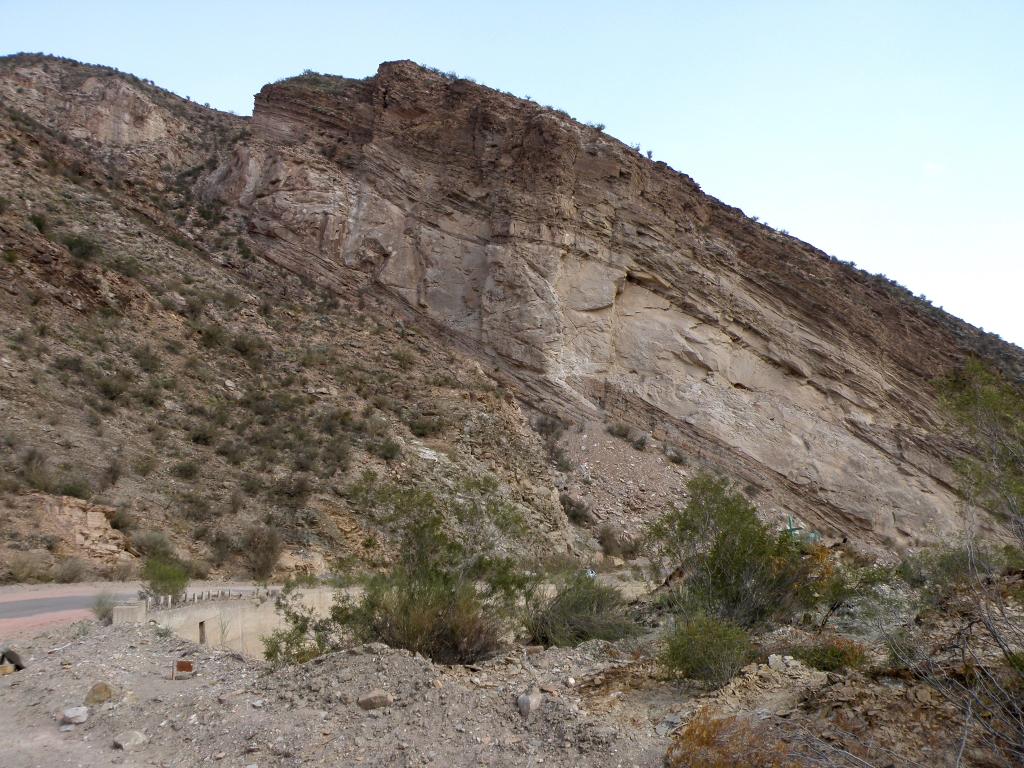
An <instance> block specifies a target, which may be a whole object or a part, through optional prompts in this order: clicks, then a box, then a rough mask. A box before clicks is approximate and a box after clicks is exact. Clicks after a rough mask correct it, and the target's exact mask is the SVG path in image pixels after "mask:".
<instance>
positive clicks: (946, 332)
mask: <svg viewBox="0 0 1024 768" xmlns="http://www.w3.org/2000/svg"><path fill="white" fill-rule="evenodd" d="M252 127H253V134H254V135H253V138H252V140H251V141H249V142H247V143H245V144H244V145H242V146H239V147H238V149H237V150H236V152H235V154H234V157H233V158H232V160H231V161H230V162H229V163H227V164H225V165H224V166H222V167H220V168H218V169H217V170H216V171H215V172H214V173H212V174H211V175H210V176H209V178H208V179H207V181H206V185H207V192H208V194H210V195H212V196H217V197H219V198H220V199H221V200H223V201H224V202H227V203H230V204H233V205H238V206H240V207H241V208H243V209H244V210H245V211H246V213H247V215H248V216H249V221H250V230H251V232H252V233H253V234H254V235H255V236H257V239H258V242H259V243H260V244H261V246H262V250H263V253H264V254H265V255H266V256H267V257H268V258H271V259H273V260H275V261H277V262H279V263H280V264H283V265H285V266H287V267H288V268H289V269H292V270H294V271H296V272H299V273H301V274H303V275H306V276H308V277H310V278H314V279H316V280H317V281H320V282H322V283H324V284H327V285H335V286H348V287H351V286H359V287H361V288H362V289H363V290H372V291H384V292H386V293H388V294H390V295H392V296H394V297H397V298H399V299H400V300H401V303H402V304H403V305H404V307H405V308H406V309H407V310H408V311H410V312H413V313H415V314H416V315H418V316H419V317H421V318H426V319H429V320H430V321H433V322H434V323H436V324H437V326H438V327H439V328H442V329H444V330H445V331H446V332H449V333H451V334H453V336H454V337H455V338H457V339H458V340H460V341H462V342H463V343H467V344H469V345H470V347H471V348H472V349H474V350H475V351H476V352H477V353H478V354H479V355H481V356H483V357H486V358H488V359H490V360H491V361H492V362H493V363H494V364H495V365H496V366H497V367H498V368H499V369H500V370H501V371H502V372H503V373H504V374H505V375H507V376H508V377H510V378H511V379H512V380H514V381H516V382H517V383H518V384H519V388H520V392H521V393H522V394H523V395H524V396H525V397H527V398H528V399H532V400H535V401H538V402H539V401H544V402H545V403H546V407H555V408H556V409H557V410H561V411H568V412H569V413H576V414H589V415H593V414H595V413H596V414H601V413H603V414H606V415H608V416H609V417H613V418H617V419H625V420H629V421H632V422H634V423H637V424H640V425H643V426H645V427H647V428H650V429H652V430H654V432H655V435H656V436H659V437H662V438H663V439H666V440H669V441H672V442H675V443H679V444H682V445H684V446H687V447H688V448H689V449H691V450H697V451H699V452H700V454H701V455H702V456H704V457H705V458H706V459H707V460H708V461H709V462H710V463H712V464H714V465H716V466H718V467H719V468H721V469H723V470H725V471H728V472H730V473H733V474H735V475H738V476H740V477H742V478H745V479H746V480H747V481H749V482H753V483H756V484H757V485H758V486H760V487H763V488H766V489H768V492H769V493H768V498H770V499H771V502H772V505H774V506H775V507H776V508H777V509H779V510H785V511H791V512H795V513H797V514H798V515H800V516H801V517H802V518H804V519H805V520H806V521H807V522H808V523H809V524H811V525H812V526H814V527H816V528H818V529H819V530H823V531H826V532H828V533H831V534H840V535H854V536H857V537H862V536H865V535H867V536H869V537H870V538H875V539H876V540H881V539H886V538H888V539H891V540H893V541H894V542H904V543H905V542H909V541H915V540H921V539H932V538H934V537H939V536H943V535H946V534H950V533H952V532H954V531H955V530H956V529H957V528H958V527H959V526H960V520H961V516H960V514H959V512H958V503H957V499H956V497H955V495H954V493H953V492H952V490H951V488H950V484H951V483H952V482H953V474H952V471H951V469H950V464H951V460H952V458H953V457H954V456H955V447H953V446H950V445H948V444H946V443H945V442H944V441H943V440H942V439H941V438H940V437H938V435H937V434H936V430H937V428H938V426H939V416H938V414H937V409H936V403H935V399H934V397H933V394H932V389H931V385H930V380H931V379H932V378H933V377H934V376H936V375H940V374H942V373H943V372H945V371H948V370H949V369H950V367H951V366H952V365H954V364H955V363H956V362H957V361H959V360H961V359H963V357H964V356H965V355H966V354H968V353H969V352H971V351H974V350H977V349H979V348H980V347H981V346H982V345H984V344H985V343H986V339H985V337H984V336H983V335H982V334H980V333H979V332H977V331H976V330H975V329H973V328H970V327H969V326H966V325H965V324H962V323H959V321H954V320H952V319H951V318H948V317H946V316H944V315H943V314H942V313H940V312H938V311H933V310H931V309H930V308H929V307H926V306H925V305H923V304H920V305H919V304H915V302H913V301H911V300H909V299H908V298H907V297H906V296H905V295H903V294H902V293H901V292H900V291H899V290H898V289H895V288H893V287H892V286H890V285H888V284H887V283H886V282H885V281H883V280H880V279H877V278H872V277H870V276H868V275H865V274H864V273H862V272H858V271H857V270H854V269H852V268H850V267H849V266H847V265H844V264H841V263H838V262H836V261H834V260H832V259H830V258H829V257H827V256H826V255H825V254H823V253H821V252H819V251H817V250H815V249H813V248H812V247H810V246H808V245H807V244H805V243H803V242H801V241H799V240H796V239H794V238H792V237H788V236H785V235H782V234H779V233H777V232H775V231H773V230H771V229H769V228H767V227H765V226H763V225H760V224H757V223H756V222H754V221H752V220H750V219H748V218H746V217H745V216H743V215H742V213H741V212H740V211H738V210H736V209H733V208H729V207H727V206H725V205H723V204H721V203H720V202H718V201H717V200H715V199H713V198H711V197H709V196H707V195H705V194H703V193H702V192H701V191H700V189H699V187H698V186H697V185H696V184H695V183H694V182H693V181H692V180H691V179H689V178H688V177H686V176H684V175H681V174H679V173H677V172H675V171H673V170H672V169H670V168H668V167H667V166H666V165H665V164H664V163H652V162H650V161H649V160H646V159H644V158H643V157H641V156H640V155H639V154H638V153H637V152H635V151H633V150H631V149H630V148H628V147H626V146H624V145H623V144H621V143H619V142H617V141H615V140H613V139H611V138H610V137H608V136H606V135H605V134H603V133H601V132H600V131H598V130H596V129H593V128H590V127H587V126H583V125H580V124H578V123H576V122H574V121H572V120H571V119H568V118H567V117H565V116H563V115H560V114H557V113H553V112H551V111H550V110H547V109H543V108H541V107H539V106H537V105H536V104H534V103H532V102H529V101H522V100H519V99H516V98H513V97H511V96H509V95H506V94H502V93H499V92H496V91H493V90H490V89H486V88H483V87H480V86H477V85H475V84H473V83H470V82H468V81H464V80H451V79H448V78H446V77H443V76H441V75H437V74H433V73H430V72H428V71H426V70H423V69H421V68H420V67H418V66H416V65H414V64H412V63H409V62H395V63H389V64H384V65H382V66H381V68H380V70H379V72H378V74H377V75H376V77H373V78H369V79H366V80H359V81H356V80H345V79H342V78H328V77H321V76H304V77H300V78H295V79H292V80H288V81H283V82H281V83H277V84H274V85H269V86H266V87H265V88H264V89H263V90H262V91H261V92H260V93H259V94H258V95H257V97H256V108H255V114H254V118H253V121H252ZM1006 349H1007V348H1005V347H1004V349H1003V355H1004V362H1005V363H1006V365H1008V366H1009V367H1010V369H1011V370H1013V369H1014V367H1016V370H1019V369H1020V368H1019V367H1020V357H1019V356H1015V355H1016V353H1015V352H1013V351H1012V350H1011V351H1010V352H1007V351H1006Z"/></svg>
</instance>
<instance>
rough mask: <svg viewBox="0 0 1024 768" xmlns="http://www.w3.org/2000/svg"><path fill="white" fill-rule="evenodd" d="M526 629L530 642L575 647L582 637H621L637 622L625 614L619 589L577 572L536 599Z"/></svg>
mask: <svg viewBox="0 0 1024 768" xmlns="http://www.w3.org/2000/svg"><path fill="white" fill-rule="evenodd" d="M526 629H527V632H528V633H529V636H530V639H531V641H532V642H534V643H541V644H543V645H559V646H575V645H579V644H580V643H582V642H584V641H586V640H621V639H622V638H624V637H628V636H630V635H632V634H634V633H635V632H636V631H637V625H636V624H635V623H634V622H633V621H632V620H630V618H629V617H628V616H627V615H626V604H625V600H623V598H622V593H621V592H619V590H617V589H616V588H615V587H612V586H608V585H605V584H601V583H599V582H598V581H597V580H596V579H593V578H590V577H588V576H585V575H580V576H576V577H575V578H573V579H571V580H569V581H568V582H566V583H565V584H564V585H563V586H562V587H561V588H560V589H559V590H558V592H557V593H556V594H555V595H554V596H552V597H550V598H547V599H539V600H536V601H535V604H534V605H533V606H532V609H531V610H529V611H528V613H527V616H526Z"/></svg>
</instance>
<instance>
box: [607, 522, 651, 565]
mask: <svg viewBox="0 0 1024 768" xmlns="http://www.w3.org/2000/svg"><path fill="white" fill-rule="evenodd" d="M597 541H598V543H599V544H600V545H601V551H602V552H604V553H605V554H606V555H608V556H609V557H621V558H623V559H625V560H632V559H633V558H634V557H636V555H637V552H638V550H639V549H640V540H639V539H638V538H637V537H636V536H631V535H630V534H628V533H626V532H625V531H624V530H622V528H620V527H619V526H617V525H613V524H611V523H605V524H604V525H602V526H601V528H600V529H599V530H598V532H597Z"/></svg>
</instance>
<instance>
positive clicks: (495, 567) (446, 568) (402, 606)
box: [265, 499, 532, 664]
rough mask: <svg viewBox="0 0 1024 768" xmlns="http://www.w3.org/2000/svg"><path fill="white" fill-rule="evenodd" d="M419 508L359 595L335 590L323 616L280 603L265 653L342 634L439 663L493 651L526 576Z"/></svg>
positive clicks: (286, 654)
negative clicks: (394, 555)
mask: <svg viewBox="0 0 1024 768" xmlns="http://www.w3.org/2000/svg"><path fill="white" fill-rule="evenodd" d="M419 511H420V514H419V515H418V516H413V517H412V519H413V520H414V522H413V523H412V525H411V526H410V527H409V528H408V529H407V531H406V535H405V537H404V539H403V542H402V548H401V554H400V557H399V558H398V565H396V566H395V567H394V568H393V569H392V570H391V571H390V572H389V573H386V574H379V575H377V576H374V577H372V578H371V579H369V580H368V581H367V583H366V584H365V592H364V595H363V597H362V599H361V600H358V601H353V600H351V599H350V598H348V597H347V596H343V595H339V596H338V599H337V600H336V601H335V604H334V606H333V608H332V610H331V615H330V616H329V617H328V618H326V619H317V618H315V617H314V616H312V614H311V613H310V612H309V611H306V610H303V609H301V608H299V607H297V606H296V605H295V604H294V603H291V604H289V603H287V602H286V603H284V604H283V605H282V604H279V608H280V609H281V610H282V613H283V614H284V618H285V622H286V627H285V628H284V629H282V630H279V631H278V632H276V633H274V635H273V636H272V637H271V638H270V642H269V643H267V644H266V648H265V654H266V655H267V657H268V658H270V659H271V660H278V661H290V660H296V659H302V658H309V657H310V656H311V655H318V654H320V653H323V652H324V651H326V650H330V649H334V648H337V647H339V644H340V643H341V642H342V638H347V639H350V640H354V641H356V642H383V643H386V644H388V645H390V646H391V647H393V648H405V649H407V650H410V651H413V652H416V653H421V654H423V655H424V656H428V657H429V658H431V659H433V660H434V661H436V662H439V663H442V664H462V663H472V662H476V661H479V660H480V659H482V658H485V657H486V656H488V655H490V654H492V653H493V652H494V651H496V650H497V649H498V648H499V647H500V644H501V637H502V635H503V634H505V633H506V632H507V631H508V630H509V629H510V628H511V625H512V621H511V620H512V617H513V616H514V614H515V606H516V604H517V602H518V601H520V600H521V599H522V596H523V595H525V594H526V591H527V590H528V588H529V587H530V586H531V585H532V581H531V580H530V578H529V577H527V576H524V575H523V573H522V569H519V568H517V567H515V565H514V564H513V563H511V562H510V561H508V560H505V559H503V558H498V557H487V556H482V555H479V554H476V555H471V554H469V553H467V552H466V551H465V550H464V548H463V547H462V546H461V545H460V544H458V543H457V542H455V541H453V540H452V539H451V538H450V537H449V536H448V535H447V534H446V533H445V526H444V524H443V519H442V518H441V516H440V515H438V514H437V513H436V512H434V511H433V510H432V509H431V507H430V506H429V504H428V503H427V502H426V500H425V499H424V501H423V504H422V505H421V508H420V510H419Z"/></svg>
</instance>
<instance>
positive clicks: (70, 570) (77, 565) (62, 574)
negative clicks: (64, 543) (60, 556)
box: [53, 557, 90, 584]
mask: <svg viewBox="0 0 1024 768" xmlns="http://www.w3.org/2000/svg"><path fill="white" fill-rule="evenodd" d="M89 575H90V574H89V568H88V566H87V565H86V564H85V562H83V561H82V560H79V559H78V558H77V557H69V558H68V559H66V560H61V561H60V562H59V563H58V564H57V566H56V567H55V568H54V569H53V578H54V580H56V581H59V582H60V583H61V584H72V583H74V582H76V581H85V579H86V578H87V577H88V576H89Z"/></svg>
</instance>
